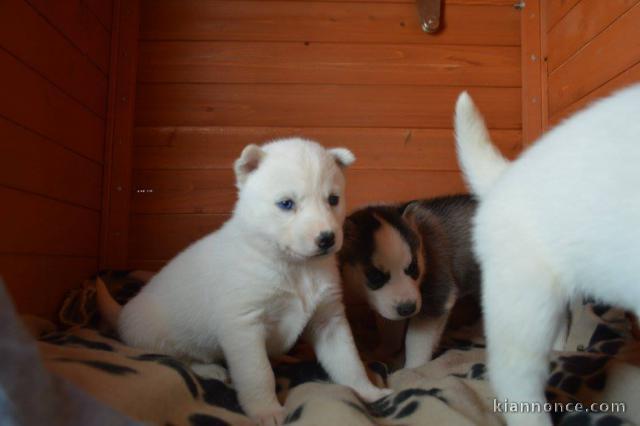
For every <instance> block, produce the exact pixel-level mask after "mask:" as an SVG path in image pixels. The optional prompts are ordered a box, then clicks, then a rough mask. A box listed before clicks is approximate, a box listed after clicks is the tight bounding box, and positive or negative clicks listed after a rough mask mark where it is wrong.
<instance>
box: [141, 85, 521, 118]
mask: <svg viewBox="0 0 640 426" xmlns="http://www.w3.org/2000/svg"><path fill="white" fill-rule="evenodd" d="M460 91H461V90H460V88H458V87H426V86H425V87H417V86H376V87H370V86H336V85H300V84H261V85H249V84H230V85H225V84H197V85H194V84H139V85H138V92H137V99H136V110H137V111H136V112H137V114H136V124H137V125H139V126H172V125H175V126H285V127H286V126H303V127H320V126H326V127H437V128H449V127H451V122H452V114H453V108H454V104H455V100H456V98H457V97H458V95H459V94H460ZM469 92H470V94H471V95H472V96H473V99H474V100H475V101H476V103H477V104H478V106H479V107H480V109H481V111H482V112H483V114H484V115H485V117H486V119H487V123H488V125H489V126H490V127H492V128H498V129H519V128H520V127H521V114H520V111H521V104H520V100H521V98H520V89H519V88H471V89H470V90H469Z"/></svg>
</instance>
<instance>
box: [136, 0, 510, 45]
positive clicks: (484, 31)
mask: <svg viewBox="0 0 640 426" xmlns="http://www.w3.org/2000/svg"><path fill="white" fill-rule="evenodd" d="M142 10H143V13H142V21H141V26H140V30H141V38H142V39H144V40H149V39H153V40H228V41H230V40H252V41H308V42H316V41H331V42H367V43H372V42H381V43H399V42H407V43H425V44H477V45H483V44H484V45H500V46H518V45H519V44H520V35H519V34H520V32H519V28H520V14H519V12H518V11H517V10H515V9H514V8H513V7H504V6H478V5H460V4H450V5H447V7H446V11H445V16H444V28H443V30H442V31H440V32H439V33H437V34H435V35H427V34H425V33H423V32H422V30H421V29H420V27H419V21H418V14H417V13H416V6H415V4H413V3H387V2H370V3H347V2H338V3H336V2H318V1H305V2H300V1H298V2H291V1H256V0H254V1H242V2H238V1H207V2H203V1H196V0H145V1H143V2H142Z"/></svg>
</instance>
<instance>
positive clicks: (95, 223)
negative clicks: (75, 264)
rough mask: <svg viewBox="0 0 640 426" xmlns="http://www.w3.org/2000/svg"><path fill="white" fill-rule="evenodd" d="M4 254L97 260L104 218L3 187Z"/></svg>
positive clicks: (0, 248) (0, 231)
mask: <svg viewBox="0 0 640 426" xmlns="http://www.w3.org/2000/svg"><path fill="white" fill-rule="evenodd" d="M0 200H2V204H3V207H2V209H0V235H2V238H0V253H3V254H18V253H20V254H55V255H69V256H89V257H96V256H97V253H98V227H99V223H100V214H99V213H98V212H96V211H93V210H89V209H86V208H82V207H76V206H73V205H70V204H67V203H63V202H60V201H55V200H51V199H48V198H44V197H41V196H39V195H35V194H30V193H25V192H22V191H17V190H14V189H10V188H7V187H5V186H2V185H0Z"/></svg>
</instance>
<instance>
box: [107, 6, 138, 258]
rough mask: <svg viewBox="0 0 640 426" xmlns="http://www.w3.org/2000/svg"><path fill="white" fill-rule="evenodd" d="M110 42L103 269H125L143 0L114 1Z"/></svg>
mask: <svg viewBox="0 0 640 426" xmlns="http://www.w3.org/2000/svg"><path fill="white" fill-rule="evenodd" d="M114 16H116V22H114V25H113V31H112V41H111V61H110V65H111V70H110V72H109V107H108V111H109V113H108V120H107V131H106V137H105V139H106V146H105V148H106V149H105V165H104V179H103V182H104V186H103V191H102V193H103V204H102V220H101V224H100V268H123V267H125V266H126V262H127V240H128V228H129V215H130V212H129V210H130V204H129V203H130V198H131V197H130V193H131V169H132V166H131V151H132V148H131V147H132V144H133V142H132V129H133V116H134V107H133V105H134V102H135V99H134V98H135V81H136V63H137V56H138V55H137V46H138V23H139V2H138V1H137V0H116V1H115V3H114Z"/></svg>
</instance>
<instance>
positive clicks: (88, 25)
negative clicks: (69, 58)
mask: <svg viewBox="0 0 640 426" xmlns="http://www.w3.org/2000/svg"><path fill="white" fill-rule="evenodd" d="M26 1H28V2H29V3H30V4H31V5H32V6H33V7H34V8H35V9H36V10H38V12H40V13H41V14H42V15H44V17H45V18H47V20H48V21H49V22H51V24H52V25H53V26H55V27H56V28H57V29H58V30H59V31H60V32H61V33H63V34H64V35H65V36H66V37H67V38H68V39H70V40H71V41H72V42H73V44H75V45H76V46H77V47H78V49H80V50H81V51H82V53H84V54H85V55H87V56H89V58H91V60H92V61H93V62H94V63H95V64H96V65H97V66H98V67H99V68H100V69H101V70H102V71H103V72H104V73H105V74H106V73H107V71H108V69H109V38H110V35H109V32H108V31H107V29H105V28H104V27H103V26H102V25H101V24H100V21H99V20H98V18H97V17H96V16H95V15H94V14H93V13H91V11H90V10H89V9H88V8H87V6H86V5H85V4H83V3H82V1H81V0H67V1H50V0H26Z"/></svg>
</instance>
